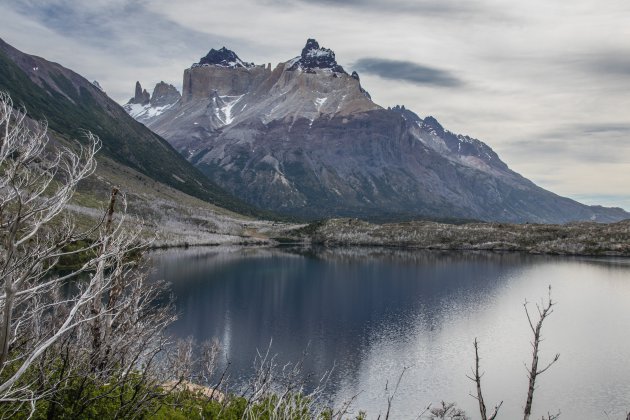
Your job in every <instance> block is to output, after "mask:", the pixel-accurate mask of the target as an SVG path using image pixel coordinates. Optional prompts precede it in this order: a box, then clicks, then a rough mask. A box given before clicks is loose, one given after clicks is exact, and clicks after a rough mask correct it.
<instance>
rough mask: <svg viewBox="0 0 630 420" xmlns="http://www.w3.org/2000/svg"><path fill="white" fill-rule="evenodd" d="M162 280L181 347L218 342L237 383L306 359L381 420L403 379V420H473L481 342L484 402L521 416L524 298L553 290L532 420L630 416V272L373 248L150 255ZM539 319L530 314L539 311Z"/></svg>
mask: <svg viewBox="0 0 630 420" xmlns="http://www.w3.org/2000/svg"><path fill="white" fill-rule="evenodd" d="M153 258H154V262H155V272H154V274H153V276H154V277H155V278H161V279H166V280H168V281H170V282H171V283H172V289H173V291H174V294H175V296H176V299H177V309H178V311H179V313H180V318H179V320H178V321H177V322H176V323H175V325H174V326H173V327H172V332H173V334H174V335H176V336H178V337H188V336H193V337H195V338H196V339H197V340H198V341H203V340H205V339H212V338H215V337H216V338H218V339H219V340H220V342H221V343H222V345H223V347H224V353H223V354H222V361H223V362H222V363H223V365H225V360H226V359H229V360H230V362H231V366H230V371H231V377H232V381H237V382H238V381H243V382H244V381H245V380H246V378H247V377H248V376H249V375H251V373H252V365H253V360H254V357H255V355H256V351H257V349H258V350H266V349H267V347H268V346H269V343H270V341H271V340H272V352H273V353H277V357H278V361H279V362H280V363H282V362H290V361H293V362H295V361H298V360H300V359H301V358H302V354H303V353H304V351H307V352H308V355H307V357H306V359H305V366H304V375H312V376H315V377H319V376H320V375H321V374H322V373H323V372H325V371H328V370H330V369H332V368H333V367H334V369H333V371H332V377H331V380H330V382H329V384H328V386H327V388H326V392H327V394H328V396H329V397H330V399H331V400H332V401H334V402H337V403H339V402H341V401H344V400H345V399H347V398H349V397H350V396H352V395H355V394H359V395H358V397H357V400H356V404H355V407H360V408H362V409H366V410H367V411H368V415H369V417H370V418H376V416H377V415H378V414H379V412H382V411H383V409H384V408H385V407H386V393H385V389H384V388H385V385H386V383H387V382H388V381H389V382H390V384H391V382H393V381H396V380H397V378H398V376H399V375H400V372H401V371H402V370H403V368H405V367H408V370H407V371H406V373H405V375H404V376H403V379H402V382H401V384H400V388H399V391H398V393H397V394H396V399H395V400H394V403H393V417H394V418H401V419H406V418H415V417H417V415H418V413H419V412H420V411H422V407H426V406H427V404H429V403H431V402H433V403H435V402H439V401H440V400H445V401H456V402H457V403H458V406H460V407H461V408H463V409H465V410H466V411H467V412H468V414H469V415H472V417H473V418H476V417H477V416H478V412H477V411H476V410H477V408H476V405H475V404H476V401H475V400H474V399H473V398H471V397H470V396H469V393H471V392H474V384H473V383H472V382H471V381H469V380H468V379H467V378H466V376H465V375H466V374H468V373H469V372H470V368H471V367H472V364H473V363H474V353H473V348H472V341H473V339H474V338H475V337H477V338H478V339H479V342H480V352H481V357H482V369H483V371H485V376H484V377H483V381H484V387H485V395H484V397H485V399H486V403H487V405H488V406H493V405H494V403H496V402H498V401H501V400H503V401H504V403H503V408H502V409H501V414H502V415H501V416H500V417H501V418H505V419H512V418H518V417H519V414H520V413H521V412H522V407H523V405H524V399H525V393H526V389H527V378H526V372H525V369H524V367H523V363H524V362H529V358H530V357H531V351H530V349H531V347H530V344H529V342H530V337H531V332H530V331H529V327H528V325H527V320H526V318H525V314H524V311H523V302H524V300H525V299H527V300H528V301H532V302H537V301H538V302H539V301H540V298H541V297H544V296H546V294H547V287H548V285H551V286H552V293H553V298H554V300H556V301H557V302H558V304H557V306H556V309H555V312H554V313H553V314H552V315H551V317H550V318H549V319H548V321H547V322H546V324H545V326H544V330H543V334H544V336H545V341H544V342H543V344H542V349H541V359H542V363H545V361H548V360H550V359H551V358H552V357H553V355H554V354H555V353H560V355H561V356H560V360H559V362H558V363H557V364H556V365H554V366H553V367H552V368H551V369H550V370H549V371H548V372H547V373H545V374H544V375H543V376H541V377H540V378H539V381H538V383H537V384H538V389H537V391H536V393H535V397H534V416H533V418H540V417H541V416H542V415H543V414H546V413H547V411H550V412H556V411H558V410H560V411H561V412H562V418H563V419H599V418H607V414H608V416H609V417H610V418H611V419H622V418H625V417H624V413H625V412H626V410H630V260H628V259H595V258H563V257H545V256H530V255H521V254H497V253H457V252H449V253H441V252H425V251H394V250H389V251H388V250H376V249H335V250H330V249H328V250H326V249H323V250H296V249H265V248H256V249H254V248H249V249H242V248H197V249H189V250H169V251H162V252H156V253H154V254H153ZM532 309H533V307H532Z"/></svg>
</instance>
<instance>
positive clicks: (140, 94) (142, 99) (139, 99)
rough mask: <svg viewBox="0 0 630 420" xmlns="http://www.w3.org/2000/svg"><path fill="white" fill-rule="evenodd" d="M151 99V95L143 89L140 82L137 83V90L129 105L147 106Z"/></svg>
mask: <svg viewBox="0 0 630 420" xmlns="http://www.w3.org/2000/svg"><path fill="white" fill-rule="evenodd" d="M150 99H151V95H150V94H149V92H147V90H146V89H142V85H141V84H140V82H139V81H138V82H136V89H135V92H134V95H133V98H131V99H129V102H128V103H130V104H140V105H146V104H148V103H149V100H150Z"/></svg>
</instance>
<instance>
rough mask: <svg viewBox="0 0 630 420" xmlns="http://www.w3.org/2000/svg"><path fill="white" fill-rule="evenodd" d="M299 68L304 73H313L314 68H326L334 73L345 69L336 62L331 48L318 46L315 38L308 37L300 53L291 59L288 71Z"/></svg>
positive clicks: (343, 71)
mask: <svg viewBox="0 0 630 420" xmlns="http://www.w3.org/2000/svg"><path fill="white" fill-rule="evenodd" d="M297 69H301V70H304V71H305V72H306V73H314V72H315V69H328V70H332V71H333V72H335V73H344V74H347V73H346V71H345V70H344V69H343V67H341V66H340V65H339V64H337V60H336V59H335V53H334V52H333V50H331V49H328V48H323V47H320V46H319V43H318V42H317V40H315V39H313V38H309V39H307V40H306V45H305V46H304V48H302V54H300V56H299V57H296V58H294V59H293V60H292V62H291V65H290V67H289V71H293V70H297Z"/></svg>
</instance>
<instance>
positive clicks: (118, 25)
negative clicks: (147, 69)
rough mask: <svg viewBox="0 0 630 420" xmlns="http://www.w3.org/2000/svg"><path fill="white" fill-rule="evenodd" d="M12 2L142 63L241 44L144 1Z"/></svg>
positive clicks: (32, 15)
mask: <svg viewBox="0 0 630 420" xmlns="http://www.w3.org/2000/svg"><path fill="white" fill-rule="evenodd" d="M10 5H11V7H13V9H14V10H16V11H17V12H19V13H20V14H22V15H24V16H27V17H28V18H30V19H33V20H35V21H37V22H39V23H41V24H42V25H44V26H46V27H48V28H49V29H51V30H53V31H55V32H57V33H58V34H60V35H63V36H68V37H73V38H78V39H81V40H83V41H84V42H85V43H87V44H89V45H92V46H93V47H94V48H95V49H96V50H101V51H107V52H111V53H114V54H116V55H118V56H125V59H126V60H131V62H134V61H136V60H137V61H138V62H139V63H142V64H147V63H154V64H159V62H160V60H161V59H164V58H165V59H173V58H181V59H183V58H184V57H186V58H187V60H188V61H191V62H192V61H193V60H196V59H197V58H198V57H200V56H202V55H203V54H205V53H206V52H207V50H209V49H210V48H211V47H216V46H220V45H219V44H221V45H223V44H225V45H234V44H238V43H240V42H241V41H240V40H234V39H230V38H228V37H225V36H221V35H214V34H208V33H204V32H201V31H197V30H195V29H191V28H187V27H184V26H182V25H180V24H178V23H176V22H173V21H172V20H170V19H168V18H167V17H165V16H162V15H160V14H157V13H154V12H152V11H150V10H148V9H147V8H146V7H145V2H144V1H133V0H121V1H112V2H102V3H100V4H98V3H97V2H94V3H92V4H91V5H90V7H84V6H83V4H82V2H80V1H75V0H52V1H44V0H27V1H13V2H11V3H10Z"/></svg>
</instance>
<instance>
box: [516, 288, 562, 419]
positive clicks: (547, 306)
mask: <svg viewBox="0 0 630 420" xmlns="http://www.w3.org/2000/svg"><path fill="white" fill-rule="evenodd" d="M527 304H528V303H527V301H525V303H524V304H523V307H524V308H525V314H526V315H527V321H528V322H529V326H530V328H531V330H532V333H533V334H534V341H532V343H531V344H532V363H531V365H530V367H529V369H528V378H529V386H528V388H527V400H526V402H525V411H524V416H523V420H529V417H530V415H531V412H532V402H533V400H534V390H535V389H536V388H535V386H536V378H537V377H538V375H541V374H542V373H544V372H546V371H547V369H549V368H550V367H551V366H552V365H553V364H554V363H556V362H557V361H558V359H559V358H560V354H559V353H556V355H555V356H554V358H553V359H552V360H551V362H549V363H548V364H547V365H546V366H545V367H544V368H542V369H539V368H538V361H539V360H538V352H539V349H540V342H541V341H542V336H541V330H542V326H543V322H544V321H545V319H546V318H547V317H548V316H549V315H551V313H552V312H553V309H552V308H553V306H554V302H553V301H552V300H551V286H549V295H548V298H547V303H545V302H541V303H540V304H536V309H537V310H538V321H537V322H536V325H534V323H533V322H532V318H531V316H530V314H529V310H528V309H527ZM550 417H551V416H550Z"/></svg>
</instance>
